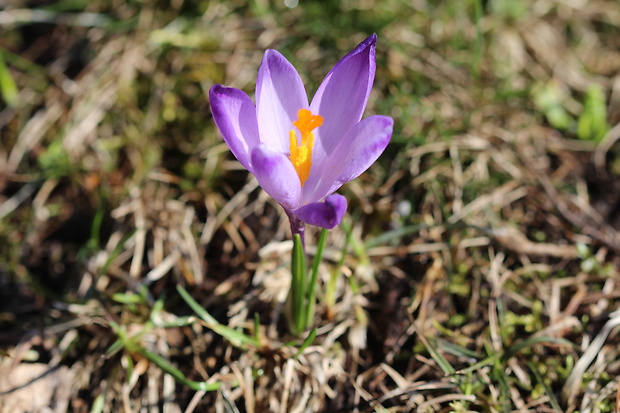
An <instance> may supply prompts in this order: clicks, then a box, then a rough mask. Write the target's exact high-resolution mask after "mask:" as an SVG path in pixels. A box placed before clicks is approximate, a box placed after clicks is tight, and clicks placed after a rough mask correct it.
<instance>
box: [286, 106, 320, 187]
mask: <svg viewBox="0 0 620 413" xmlns="http://www.w3.org/2000/svg"><path fill="white" fill-rule="evenodd" d="M322 124H323V117H322V116H320V115H313V114H312V112H310V111H309V110H308V109H299V111H298V112H297V120H296V121H294V122H293V125H295V126H296V127H297V129H298V130H299V133H300V134H301V142H299V143H298V140H297V133H296V132H295V130H294V129H291V131H290V132H289V139H290V142H291V154H290V156H289V159H290V160H291V162H292V163H293V166H294V167H295V170H296V171H297V175H299V182H301V186H302V187H303V186H304V185H305V184H306V181H307V180H308V176H309V175H310V167H311V166H312V148H313V147H314V133H312V131H313V130H314V129H316V128H318V127H319V126H321V125H322Z"/></svg>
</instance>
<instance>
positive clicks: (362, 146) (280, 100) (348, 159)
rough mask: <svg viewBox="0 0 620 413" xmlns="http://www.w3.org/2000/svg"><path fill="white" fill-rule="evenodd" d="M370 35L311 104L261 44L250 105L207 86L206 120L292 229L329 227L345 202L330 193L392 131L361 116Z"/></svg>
mask: <svg viewBox="0 0 620 413" xmlns="http://www.w3.org/2000/svg"><path fill="white" fill-rule="evenodd" d="M376 42H377V36H376V35H374V34H373V35H372V36H370V37H368V38H367V39H366V40H364V41H363V42H362V43H360V44H359V45H358V46H357V47H356V48H355V49H353V50H352V51H351V52H349V53H348V54H347V55H346V56H344V57H343V58H342V59H341V60H340V61H339V62H338V63H337V64H336V66H334V68H333V69H332V70H331V71H330V72H329V73H328V74H327V76H326V77H325V79H324V80H323V82H322V83H321V85H320V86H319V89H318V90H317V92H316V94H315V95H314V98H313V99H312V102H311V103H310V104H308V97H307V94H306V91H305V89H304V85H303V83H302V81H301V78H300V77H299V74H298V73H297V71H296V70H295V68H294V67H293V65H291V63H289V61H288V60H286V58H285V57H284V56H282V54H280V53H279V52H277V51H275V50H267V51H266V52H265V56H264V57H263V61H262V63H261V66H260V69H259V71H258V79H257V81H256V105H254V103H253V102H252V100H251V99H250V97H249V96H248V95H247V94H245V93H244V92H242V91H241V90H238V89H235V88H230V87H225V86H222V85H214V86H213V87H212V88H211V90H210V91H209V98H210V100H211V111H212V112H213V119H214V120H215V123H216V125H217V127H218V128H219V130H220V132H221V134H222V136H223V137H224V141H226V143H227V144H228V146H229V147H230V150H231V151H232V153H233V154H234V155H235V157H236V158H237V160H238V161H239V162H240V163H241V165H243V166H244V167H245V168H246V169H247V170H248V171H250V172H251V173H252V174H254V176H256V178H257V179H258V183H259V184H260V186H261V187H262V188H263V189H264V190H265V191H267V193H268V194H269V195H270V196H272V197H273V198H274V199H275V200H276V201H277V202H278V203H279V204H280V205H282V207H284V209H285V211H286V213H287V214H288V216H289V218H290V221H291V229H292V231H293V233H300V234H301V235H302V236H303V229H304V223H308V224H311V225H316V226H319V227H322V228H327V229H331V228H333V227H334V226H336V225H338V224H339V223H340V221H341V220H342V217H343V215H344V213H345V211H346V208H347V201H346V199H345V198H344V197H343V196H342V195H337V194H334V192H335V191H336V190H337V189H338V188H340V187H341V186H342V184H344V183H346V182H349V181H350V180H352V179H354V178H356V177H357V176H359V175H360V174H361V173H362V172H364V171H365V170H366V169H368V167H370V165H372V164H373V162H375V161H376V160H377V158H378V157H379V155H380V154H381V153H382V152H383V150H384V149H385V147H386V146H387V144H388V142H389V140H390V137H391V136H392V127H393V120H392V119H391V118H389V117H387V116H378V115H375V116H370V117H368V118H365V119H363V120H361V119H362V115H363V113H364V109H365V107H366V103H367V102H368V96H369V95H370V89H371V88H372V84H373V82H374V78H375V68H376V58H375V45H376Z"/></svg>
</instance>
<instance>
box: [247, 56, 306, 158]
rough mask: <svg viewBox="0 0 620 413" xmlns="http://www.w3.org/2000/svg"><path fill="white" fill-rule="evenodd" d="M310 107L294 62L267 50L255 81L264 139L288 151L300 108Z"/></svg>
mask: <svg viewBox="0 0 620 413" xmlns="http://www.w3.org/2000/svg"><path fill="white" fill-rule="evenodd" d="M307 108H308V96H307V95H306V90H305V89H304V85H303V83H302V81H301V78H300V77H299V74H298V73H297V71H296V70H295V68H294V67H293V65H292V64H290V62H289V61H288V60H286V58H285V57H284V56H282V55H281V54H280V53H279V52H277V51H275V50H267V51H266V52H265V56H264V57H263V61H262V63H261V66H260V69H259V70H258V79H257V80H256V110H257V117H258V129H259V132H260V137H261V142H263V143H265V144H267V145H269V146H270V147H272V148H274V149H277V150H279V151H280V152H283V153H286V152H288V147H289V131H290V130H291V129H293V121H294V120H295V119H297V111H298V110H299V109H307Z"/></svg>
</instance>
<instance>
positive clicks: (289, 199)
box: [252, 143, 301, 210]
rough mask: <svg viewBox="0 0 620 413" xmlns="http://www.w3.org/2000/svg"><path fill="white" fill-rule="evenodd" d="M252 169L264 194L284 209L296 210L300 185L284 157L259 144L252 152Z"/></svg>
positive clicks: (291, 165) (280, 153)
mask: <svg viewBox="0 0 620 413" xmlns="http://www.w3.org/2000/svg"><path fill="white" fill-rule="evenodd" d="M252 167H253V169H254V170H253V173H254V175H255V176H256V178H257V179H258V183H259V184H260V186H262V187H263V189H264V190H265V192H267V193H268V194H269V195H270V196H271V197H272V198H273V199H275V200H276V201H278V202H279V203H280V205H282V206H283V207H284V208H286V209H288V210H293V209H295V208H297V206H298V205H299V202H300V199H301V184H300V182H299V176H298V175H297V172H296V171H295V168H294V167H293V164H292V163H291V161H290V160H289V159H288V158H287V157H286V155H284V154H283V153H282V152H278V151H276V150H274V149H272V148H270V147H268V146H267V145H265V144H262V143H261V144H259V145H258V146H257V147H256V148H254V150H253V151H252Z"/></svg>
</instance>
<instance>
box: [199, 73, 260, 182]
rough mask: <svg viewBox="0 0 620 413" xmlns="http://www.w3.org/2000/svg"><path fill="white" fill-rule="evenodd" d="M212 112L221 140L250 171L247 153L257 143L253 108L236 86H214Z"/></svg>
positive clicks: (212, 90) (248, 153) (212, 88)
mask: <svg viewBox="0 0 620 413" xmlns="http://www.w3.org/2000/svg"><path fill="white" fill-rule="evenodd" d="M209 100H210V102H211V112H212V113H213V120H214V121H215V124H216V125H217V127H218V129H219V130H220V133H221V134H222V137H223V138H224V141H225V142H226V144H227V145H228V147H229V148H230V150H231V152H232V153H233V155H235V157H236V158H237V160H238V161H239V162H240V163H241V165H243V167H244V168H246V169H248V170H249V171H252V168H251V161H250V153H251V152H252V149H253V148H254V147H255V146H256V145H258V143H259V137H258V124H257V122H256V108H255V107H254V103H253V102H252V99H250V97H249V96H248V95H246V94H245V93H244V92H242V91H240V90H239V89H235V88H232V87H225V86H221V85H213V87H211V89H210V90H209Z"/></svg>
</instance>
